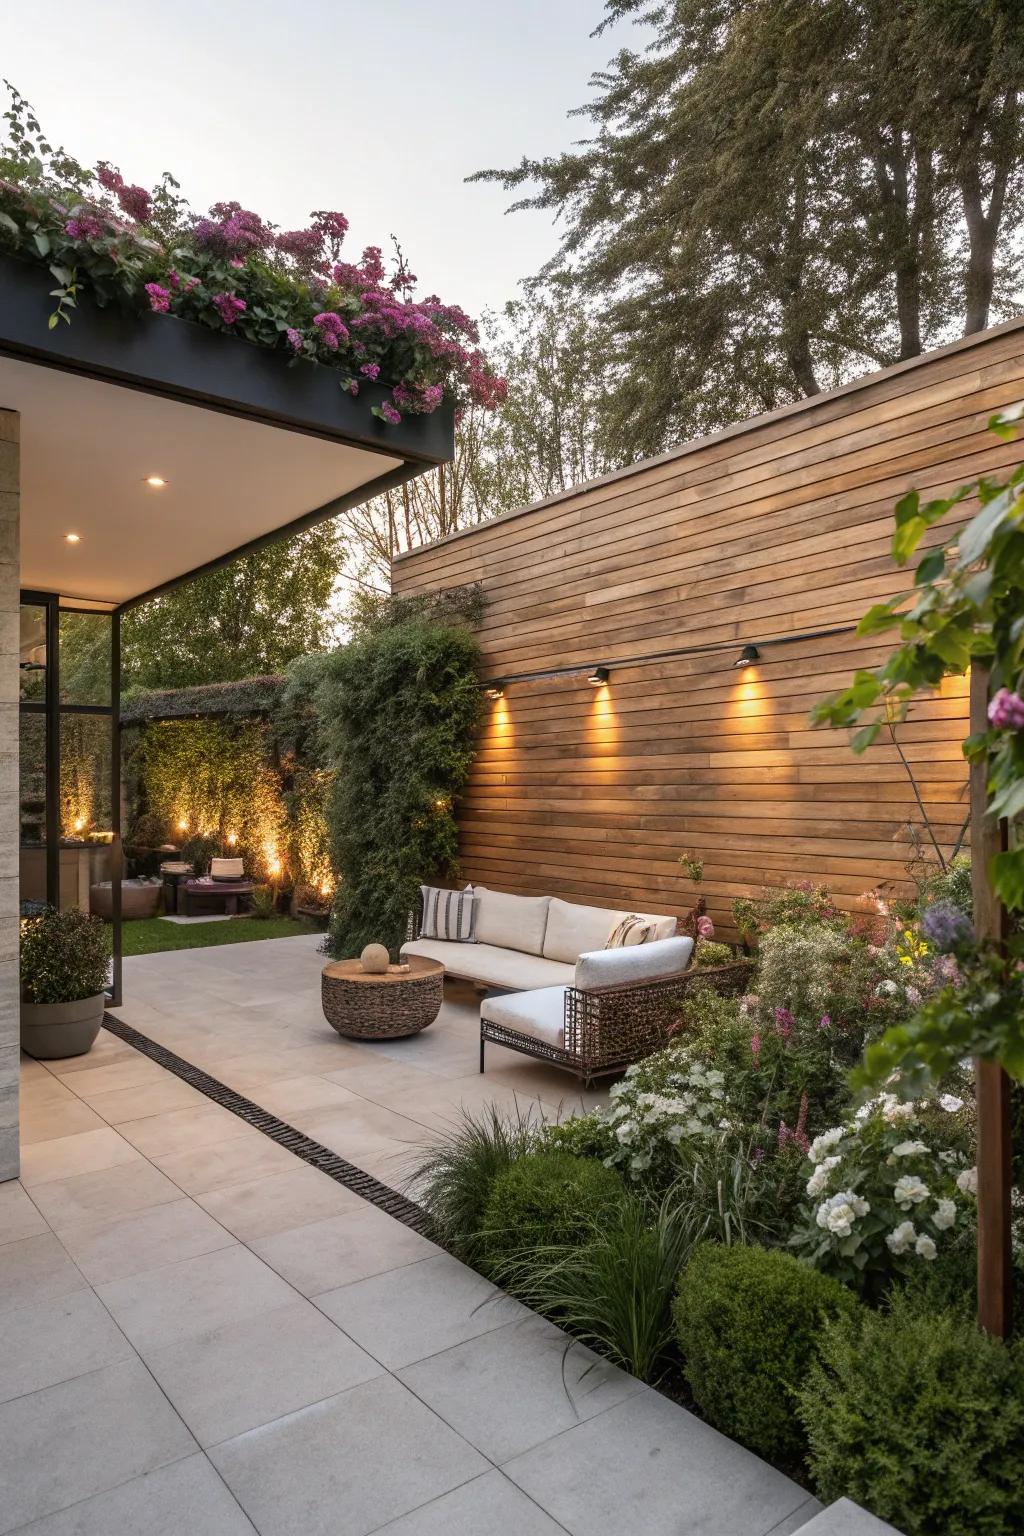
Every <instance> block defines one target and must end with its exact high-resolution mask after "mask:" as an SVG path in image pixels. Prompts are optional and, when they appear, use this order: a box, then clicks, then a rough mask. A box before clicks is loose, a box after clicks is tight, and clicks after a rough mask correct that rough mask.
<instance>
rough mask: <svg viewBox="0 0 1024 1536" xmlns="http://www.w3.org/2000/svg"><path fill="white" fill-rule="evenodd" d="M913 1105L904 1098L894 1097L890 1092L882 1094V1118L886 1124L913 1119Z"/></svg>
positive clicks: (895, 1123) (898, 1123)
mask: <svg viewBox="0 0 1024 1536" xmlns="http://www.w3.org/2000/svg"><path fill="white" fill-rule="evenodd" d="M913 1118H914V1106H913V1104H911V1103H909V1102H907V1100H905V1099H897V1098H894V1097H893V1095H892V1094H891V1093H887V1094H884V1095H883V1098H882V1119H883V1120H884V1121H885V1123H886V1125H900V1124H901V1123H903V1122H905V1121H907V1120H913Z"/></svg>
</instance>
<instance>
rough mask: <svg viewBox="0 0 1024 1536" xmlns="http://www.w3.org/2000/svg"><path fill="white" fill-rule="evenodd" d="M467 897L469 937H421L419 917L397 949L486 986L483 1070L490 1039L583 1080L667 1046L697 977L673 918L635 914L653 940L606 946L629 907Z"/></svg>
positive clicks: (483, 893) (688, 944)
mask: <svg viewBox="0 0 1024 1536" xmlns="http://www.w3.org/2000/svg"><path fill="white" fill-rule="evenodd" d="M473 895H474V896H475V898H476V902H475V925H474V929H473V938H472V940H470V941H466V940H452V939H437V938H422V937H420V919H421V914H416V915H415V916H414V917H413V918H412V919H411V921H410V936H409V939H408V940H407V941H406V943H405V944H404V945H403V946H402V953H403V955H423V956H426V957H427V958H429V959H432V960H440V961H441V963H442V964H443V965H444V968H445V972H446V974H447V975H449V976H457V977H460V978H462V979H464V980H466V981H470V982H473V983H474V984H475V985H476V986H478V987H480V988H481V989H483V990H485V991H486V993H487V995H486V996H485V997H484V999H483V1002H482V1003H481V1007H480V1070H481V1072H482V1071H483V1070H484V1049H485V1046H486V1044H487V1042H488V1041H490V1042H491V1043H492V1044H495V1045H503V1046H505V1047H507V1048H508V1049H509V1050H513V1051H520V1052H522V1053H523V1054H524V1055H527V1056H533V1057H536V1058H538V1059H539V1060H542V1061H548V1062H552V1063H553V1064H555V1065H556V1066H559V1067H564V1068H566V1069H567V1070H568V1071H571V1072H573V1073H574V1074H575V1075H576V1076H577V1077H579V1078H580V1079H582V1080H583V1081H584V1082H585V1083H589V1082H590V1081H591V1080H592V1079H593V1078H595V1077H600V1076H604V1075H607V1074H609V1073H613V1072H621V1071H622V1070H623V1069H624V1068H625V1067H627V1066H629V1065H630V1064H631V1063H632V1062H634V1061H638V1060H640V1059H641V1058H642V1057H643V1056H646V1055H649V1054H650V1053H651V1052H652V1051H655V1050H657V1049H658V1048H659V1047H660V1046H661V1045H663V1044H664V1043H665V1041H666V1039H667V1038H668V1035H669V1033H670V1031H671V1028H672V1026H673V1024H674V1023H675V1022H676V1021H677V1020H678V1017H679V1012H680V1001H681V998H682V996H683V994H684V993H685V991H686V990H687V989H688V987H689V985H690V982H691V979H692V977H693V976H695V975H697V974H700V973H698V972H691V971H690V970H689V969H688V967H689V964H690V958H691V955H692V953H693V939H692V938H690V937H679V936H677V934H676V928H677V923H676V919H675V918H674V917H667V916H653V915H650V914H639V915H640V916H642V917H643V918H644V919H645V921H646V923H647V925H648V933H649V937H647V938H646V939H645V941H644V942H641V943H633V944H627V945H625V946H623V947H620V948H611V949H609V948H606V947H605V946H606V945H607V943H608V940H609V938H610V936H611V934H612V932H613V930H614V929H615V928H616V927H618V925H619V924H620V923H621V922H622V920H623V919H625V918H627V917H628V916H630V915H631V914H628V913H624V912H614V911H609V910H608V909H607V908H605V907H588V906H582V905H579V904H577V903H574V902H567V901H562V900H561V899H560V898H559V897H557V896H550V897H549V896H512V895H508V894H506V893H505V892H503V891H491V890H488V889H485V888H484V887H482V886H476V887H474V888H473ZM726 969H728V968H726ZM705 974H706V973H705ZM709 980H712V977H711V976H710V975H709Z"/></svg>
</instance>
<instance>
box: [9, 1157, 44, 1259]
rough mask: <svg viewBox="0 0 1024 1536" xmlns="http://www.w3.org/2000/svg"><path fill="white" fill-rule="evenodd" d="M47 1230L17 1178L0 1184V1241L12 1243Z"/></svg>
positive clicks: (37, 1210) (36, 1208)
mask: <svg viewBox="0 0 1024 1536" xmlns="http://www.w3.org/2000/svg"><path fill="white" fill-rule="evenodd" d="M22 1153H23V1155H24V1148H22ZM49 1230H50V1229H49V1227H48V1226H47V1224H46V1222H45V1221H44V1219H43V1217H42V1216H41V1215H40V1212H39V1209H38V1207H37V1206H36V1205H35V1203H34V1202H33V1201H31V1200H30V1199H29V1197H28V1195H26V1193H25V1191H24V1189H23V1188H22V1186H21V1184H20V1183H19V1181H18V1180H17V1179H9V1180H8V1181H7V1182H6V1183H4V1184H0V1243H14V1242H17V1241H18V1239H19V1238H21V1237H35V1236H36V1235H37V1234H38V1233H40V1232H48V1231H49Z"/></svg>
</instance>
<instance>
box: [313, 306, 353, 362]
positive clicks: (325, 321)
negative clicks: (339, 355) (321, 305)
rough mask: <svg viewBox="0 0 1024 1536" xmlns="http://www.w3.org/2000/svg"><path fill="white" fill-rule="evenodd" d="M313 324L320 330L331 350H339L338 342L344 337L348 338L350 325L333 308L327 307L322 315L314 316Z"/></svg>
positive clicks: (325, 343)
mask: <svg viewBox="0 0 1024 1536" xmlns="http://www.w3.org/2000/svg"><path fill="white" fill-rule="evenodd" d="M313 324H314V325H315V326H316V327H317V329H318V330H319V332H320V340H321V341H322V342H323V344H324V346H325V347H326V348H327V350H328V351H329V352H337V350H338V343H339V342H340V341H341V339H342V337H344V338H345V340H346V341H347V340H348V326H347V325H346V324H345V322H344V321H343V320H342V318H341V316H340V315H336V314H335V313H334V311H333V310H331V309H326V310H324V312H323V313H322V314H320V315H314V316H313Z"/></svg>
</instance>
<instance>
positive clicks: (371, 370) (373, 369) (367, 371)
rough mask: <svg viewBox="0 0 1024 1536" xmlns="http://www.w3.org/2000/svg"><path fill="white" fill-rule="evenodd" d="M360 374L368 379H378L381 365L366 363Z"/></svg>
mask: <svg viewBox="0 0 1024 1536" xmlns="http://www.w3.org/2000/svg"><path fill="white" fill-rule="evenodd" d="M359 372H360V373H361V374H362V375H363V377H364V378H366V379H376V378H377V377H378V376H379V374H380V364H379V363H364V364H363V366H362V367H361V368H360V370H359Z"/></svg>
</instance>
